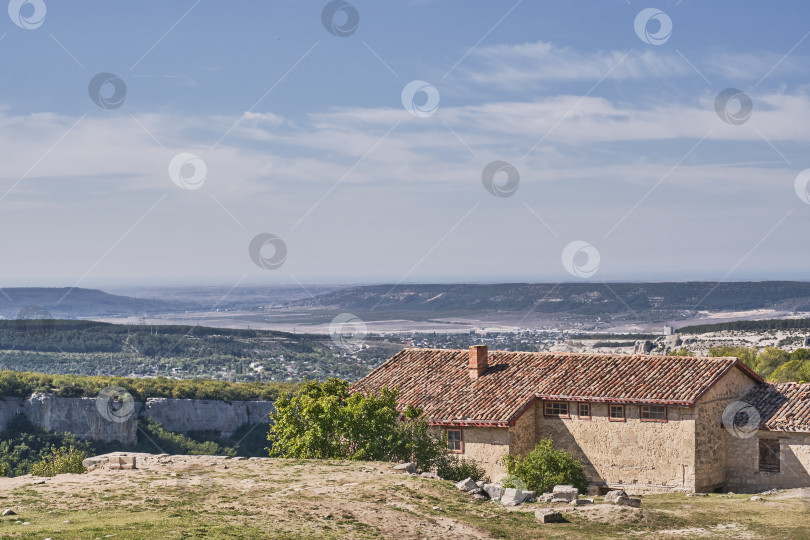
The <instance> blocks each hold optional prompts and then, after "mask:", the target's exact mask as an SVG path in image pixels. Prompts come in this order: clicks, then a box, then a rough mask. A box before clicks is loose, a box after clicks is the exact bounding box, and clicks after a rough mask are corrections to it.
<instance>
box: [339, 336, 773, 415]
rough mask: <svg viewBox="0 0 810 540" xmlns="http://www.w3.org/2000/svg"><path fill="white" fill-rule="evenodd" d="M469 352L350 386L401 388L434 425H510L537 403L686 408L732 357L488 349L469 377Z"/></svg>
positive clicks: (405, 401)
mask: <svg viewBox="0 0 810 540" xmlns="http://www.w3.org/2000/svg"><path fill="white" fill-rule="evenodd" d="M468 361H469V351H467V350H458V349H451V350H446V349H403V350H402V351H400V352H399V353H397V354H396V355H394V356H393V357H392V358H391V359H389V360H388V361H387V362H385V363H384V364H383V365H381V366H380V367H378V368H377V369H375V370H374V371H372V372H371V373H370V374H369V375H367V376H366V377H365V378H363V379H361V380H360V381H358V382H357V383H355V384H354V386H353V389H354V390H355V391H360V392H373V391H376V390H378V389H379V388H381V387H383V386H388V387H389V388H394V387H398V388H399V389H400V397H399V402H400V405H401V406H402V407H404V406H406V405H413V406H416V407H419V408H420V409H422V410H423V411H424V412H425V413H426V415H427V416H428V417H429V418H430V419H431V422H432V423H435V424H471V425H474V424H481V425H501V426H503V425H509V424H510V423H511V422H514V421H515V420H516V419H517V417H518V416H519V415H520V414H521V413H522V412H523V410H525V409H526V407H527V406H528V405H529V404H531V402H532V401H533V400H534V399H535V398H539V399H567V400H572V401H574V400H581V401H606V402H609V401H618V402H623V403H661V404H669V405H680V406H687V407H688V406H692V405H694V402H695V401H697V400H698V399H699V398H700V397H701V396H702V395H703V393H704V392H706V390H708V389H709V388H710V387H711V386H712V384H714V383H715V382H716V381H717V380H718V379H719V378H720V377H722V376H723V375H724V374H725V373H726V372H727V371H729V370H730V369H733V368H734V367H735V366H736V367H739V368H740V369H742V370H743V371H744V372H745V373H746V374H748V375H749V376H750V377H751V378H752V379H754V380H756V381H757V382H761V381H762V379H761V378H759V377H758V376H757V375H756V374H755V373H753V372H752V371H751V370H750V369H748V368H747V367H746V366H745V365H744V364H743V363H742V362H739V361H738V360H737V359H736V358H709V357H684V356H644V355H608V354H585V353H582V354H578V353H546V352H543V353H529V352H508V351H490V352H489V354H488V362H489V369H488V370H487V371H486V373H485V374H484V375H483V376H482V377H480V378H479V379H476V380H473V379H471V378H470V376H469V375H468V371H467V365H468Z"/></svg>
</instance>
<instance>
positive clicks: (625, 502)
mask: <svg viewBox="0 0 810 540" xmlns="http://www.w3.org/2000/svg"><path fill="white" fill-rule="evenodd" d="M616 504H617V505H619V506H632V507H633V508H641V499H632V498H630V497H619V498H618V499H616Z"/></svg>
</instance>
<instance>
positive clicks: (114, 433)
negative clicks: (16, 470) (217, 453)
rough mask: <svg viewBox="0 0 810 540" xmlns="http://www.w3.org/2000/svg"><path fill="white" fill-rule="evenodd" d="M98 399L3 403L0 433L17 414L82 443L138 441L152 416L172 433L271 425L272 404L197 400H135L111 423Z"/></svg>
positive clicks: (35, 398)
mask: <svg viewBox="0 0 810 540" xmlns="http://www.w3.org/2000/svg"><path fill="white" fill-rule="evenodd" d="M97 403H98V400H97V399H96V398H63V397H58V396H55V395H53V394H32V395H31V396H29V397H28V398H25V399H23V398H14V397H7V398H4V399H0V431H2V430H4V429H5V428H6V426H7V425H8V422H9V421H10V420H11V419H12V418H13V417H14V416H16V415H17V414H20V413H21V414H23V415H25V416H26V417H27V418H28V420H30V421H31V423H32V424H34V425H35V426H38V427H43V428H46V429H50V430H53V431H67V432H70V433H73V434H74V435H76V436H77V437H80V438H82V439H92V440H99V441H106V442H109V441H119V442H122V443H125V444H129V443H134V442H136V441H137V429H138V418H154V419H155V420H157V421H158V422H160V423H161V424H163V426H164V427H165V428H166V429H167V430H169V431H175V432H180V433H188V432H189V431H202V430H215V431H219V432H220V433H221V434H222V435H224V436H229V435H231V434H232V433H233V432H234V431H236V430H237V429H238V428H239V427H241V426H243V425H245V424H258V423H266V424H269V423H270V418H269V414H270V412H271V411H272V410H274V409H273V403H272V402H271V401H233V402H230V403H227V402H224V401H217V400H196V399H166V398H159V399H151V398H150V399H147V400H146V404H145V406H144V404H143V403H141V402H134V404H133V405H134V411H133V413H132V414H131V415H126V416H125V417H122V418H115V419H112V420H111V419H108V418H105V417H104V416H102V414H101V413H100V412H99V410H98V407H97Z"/></svg>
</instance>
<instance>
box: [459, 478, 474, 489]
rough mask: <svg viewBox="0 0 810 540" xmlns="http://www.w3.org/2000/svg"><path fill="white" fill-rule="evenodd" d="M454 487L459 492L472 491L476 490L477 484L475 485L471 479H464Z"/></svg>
mask: <svg viewBox="0 0 810 540" xmlns="http://www.w3.org/2000/svg"><path fill="white" fill-rule="evenodd" d="M456 487H457V488H458V489H459V490H461V491H472V490H474V489H478V484H476V483H475V480H473V479H472V478H465V479H464V480H462V481H461V482H459V483H457V484H456Z"/></svg>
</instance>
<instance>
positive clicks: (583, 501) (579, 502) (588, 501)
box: [568, 499, 593, 506]
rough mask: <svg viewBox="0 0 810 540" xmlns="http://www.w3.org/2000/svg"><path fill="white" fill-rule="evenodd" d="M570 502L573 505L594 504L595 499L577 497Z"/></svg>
mask: <svg viewBox="0 0 810 540" xmlns="http://www.w3.org/2000/svg"><path fill="white" fill-rule="evenodd" d="M568 504H570V505H571V506H584V505H586V504H593V499H575V500H573V501H571V502H570V503H568Z"/></svg>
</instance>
